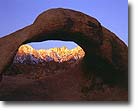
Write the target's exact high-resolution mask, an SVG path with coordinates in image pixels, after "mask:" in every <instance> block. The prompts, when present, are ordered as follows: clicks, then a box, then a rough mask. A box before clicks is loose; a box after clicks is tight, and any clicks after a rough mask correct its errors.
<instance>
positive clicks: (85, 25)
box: [0, 8, 128, 98]
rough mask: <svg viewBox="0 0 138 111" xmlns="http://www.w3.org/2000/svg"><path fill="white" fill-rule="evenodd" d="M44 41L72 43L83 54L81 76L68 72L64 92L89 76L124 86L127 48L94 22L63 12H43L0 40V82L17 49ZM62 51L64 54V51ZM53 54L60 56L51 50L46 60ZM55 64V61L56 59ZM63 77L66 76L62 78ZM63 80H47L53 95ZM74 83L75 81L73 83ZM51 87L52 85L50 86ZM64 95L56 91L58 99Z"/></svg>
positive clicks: (90, 19) (87, 17)
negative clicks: (78, 47)
mask: <svg viewBox="0 0 138 111" xmlns="http://www.w3.org/2000/svg"><path fill="white" fill-rule="evenodd" d="M45 40H62V41H73V42H75V43H77V44H78V45H79V46H80V47H81V48H82V49H83V50H84V51H85V56H84V58H83V60H82V62H81V68H80V69H82V70H81V73H77V76H74V77H73V73H76V72H73V71H72V76H71V78H73V79H72V80H73V81H69V82H67V84H66V85H65V86H66V88H67V89H68V91H69V90H70V87H71V86H73V85H74V86H75V84H76V82H77V84H83V85H85V83H82V81H81V80H80V81H79V80H78V78H79V77H82V78H83V80H84V81H87V79H88V78H87V77H89V79H91V75H92V74H95V75H96V76H98V77H100V78H102V80H103V81H105V82H106V83H108V84H111V85H117V86H121V87H127V86H128V47H127V45H125V43H124V42H123V41H122V40H120V39H119V38H118V37H117V36H116V35H115V34H114V33H112V32H111V31H109V30H108V29H106V28H105V27H103V26H102V25H101V24H100V22H99V21H98V20H96V19H95V18H93V17H90V16H88V15H86V14H84V13H81V12H78V11H74V10H71V9H63V8H56V9H50V10H47V11H45V12H43V13H42V14H40V15H39V16H38V17H37V18H36V20H35V21H34V23H33V24H31V25H29V26H27V27H25V28H23V29H20V30H18V31H16V32H14V33H12V34H9V35H7V36H4V37H3V38H0V51H1V54H0V74H1V79H2V73H3V72H4V71H5V70H6V69H7V68H8V66H9V65H10V64H11V63H12V61H13V59H14V57H15V55H16V53H17V51H18V48H19V47H20V46H21V45H23V44H26V43H30V42H40V41H45ZM62 49H64V50H65V51H66V52H68V50H66V48H65V47H63V48H62ZM29 50H30V49H29ZM55 50H56V51H58V52H60V49H54V50H52V53H51V51H50V52H49V54H50V57H54V56H58V55H57V54H56V53H55V52H54V51H55ZM33 53H36V55H37V52H35V51H34V52H33ZM63 55H64V53H61V56H63ZM74 55H76V54H74ZM55 61H58V58H56V59H55ZM84 75H85V76H84ZM86 75H87V76H86ZM63 76H66V75H64V74H63ZM63 76H60V78H59V77H58V76H56V79H55V78H52V77H51V78H49V80H48V81H49V82H48V84H50V85H51V87H52V88H51V91H53V93H56V91H55V90H54V86H57V85H58V83H57V85H55V81H56V80H57V81H59V85H58V86H57V87H56V90H58V88H59V89H62V88H61V87H60V85H62V86H64V82H65V81H64V80H66V81H68V79H67V78H62V77H63ZM74 80H78V81H75V82H74ZM40 81H41V80H40ZM51 81H52V82H51ZM32 84H33V83H32ZM52 84H54V85H53V86H52ZM90 84H91V83H89V85H90ZM50 85H49V86H50ZM90 86H91V85H90ZM48 88H49V87H48ZM63 88H65V87H63ZM66 88H65V89H66ZM64 91H65V90H63V91H62V90H60V91H59V92H58V93H59V95H60V96H62V94H64ZM72 91H73V92H72ZM77 91H80V89H79V88H77V89H74V90H70V95H68V97H70V96H71V94H74V93H75V92H77ZM65 92H66V91H65ZM50 93H52V92H50ZM68 94H69V93H68ZM51 96H53V97H51V98H54V95H51ZM60 96H59V97H60ZM63 96H64V95H63ZM73 97H74V96H73Z"/></svg>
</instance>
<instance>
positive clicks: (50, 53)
mask: <svg viewBox="0 0 138 111" xmlns="http://www.w3.org/2000/svg"><path fill="white" fill-rule="evenodd" d="M84 55H85V52H84V51H83V49H82V48H81V47H80V46H77V47H76V48H73V49H71V50H69V49H68V48H67V47H65V46H63V47H61V48H51V49H39V50H35V49H33V48H32V47H31V46H30V45H22V46H20V48H19V49H18V52H17V54H16V56H15V58H14V61H13V62H14V63H24V64H27V63H30V64H36V63H42V62H49V61H55V62H65V61H71V60H74V61H75V60H78V59H81V58H83V57H84Z"/></svg>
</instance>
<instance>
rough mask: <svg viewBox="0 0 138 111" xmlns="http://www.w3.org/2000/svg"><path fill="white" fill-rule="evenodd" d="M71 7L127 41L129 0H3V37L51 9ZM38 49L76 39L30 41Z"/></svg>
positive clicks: (0, 5)
mask: <svg viewBox="0 0 138 111" xmlns="http://www.w3.org/2000/svg"><path fill="white" fill-rule="evenodd" d="M59 7H62V8H69V9H74V10H77V11H81V12H83V13H86V14H88V15H90V16H92V17H94V18H96V19H97V20H98V21H99V22H100V23H101V24H102V25H103V26H104V27H106V28H108V29H109V30H110V31H112V32H114V33H115V34H116V35H117V36H118V37H119V38H120V39H121V40H123V41H124V42H125V43H126V44H128V1H127V0H0V37H3V36H5V35H8V34H10V33H12V32H14V31H16V30H19V29H21V28H23V27H25V26H27V25H30V24H32V23H33V21H34V20H35V18H36V17H37V16H38V15H39V14H40V13H42V12H44V11H45V10H47V9H50V8H59ZM29 44H30V45H32V46H33V48H36V49H42V48H45V49H47V48H52V47H61V46H66V47H68V48H69V49H71V48H74V47H76V46H77V44H76V43H74V42H63V41H62V42H61V41H44V42H39V43H29Z"/></svg>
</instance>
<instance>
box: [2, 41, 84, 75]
mask: <svg viewBox="0 0 138 111" xmlns="http://www.w3.org/2000/svg"><path fill="white" fill-rule="evenodd" d="M84 56H85V52H84V50H83V49H82V48H81V47H80V46H79V45H78V44H76V43H74V42H71V41H69V42H67V41H60V40H56V41H54V40H48V41H44V42H32V43H28V44H23V45H21V46H20V47H19V48H18V51H17V53H16V55H15V57H14V60H13V62H12V64H11V66H10V67H9V68H8V70H6V72H5V73H4V75H11V76H12V75H18V74H29V75H30V76H32V77H34V76H40V77H42V76H49V75H52V74H56V73H63V72H64V73H67V72H69V71H70V69H71V68H72V69H73V68H75V67H76V65H78V64H80V62H81V61H82V60H83V57H84ZM33 75H34V76H33Z"/></svg>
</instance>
